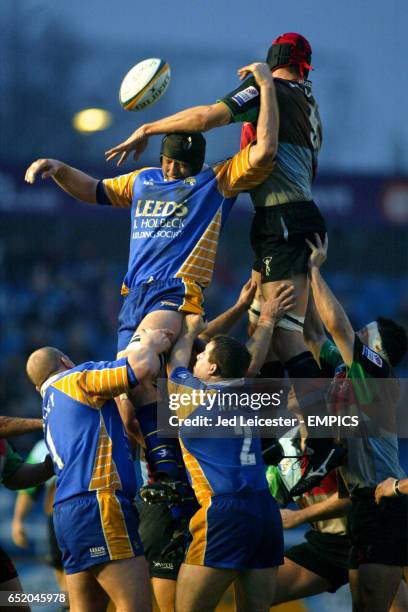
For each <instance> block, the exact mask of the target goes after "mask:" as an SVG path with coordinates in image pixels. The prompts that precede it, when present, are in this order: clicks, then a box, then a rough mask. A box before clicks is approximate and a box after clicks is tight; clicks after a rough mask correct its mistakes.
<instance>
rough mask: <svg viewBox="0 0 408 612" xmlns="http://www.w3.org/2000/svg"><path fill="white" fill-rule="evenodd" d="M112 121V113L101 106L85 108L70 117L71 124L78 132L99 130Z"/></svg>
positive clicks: (106, 126) (104, 128)
mask: <svg viewBox="0 0 408 612" xmlns="http://www.w3.org/2000/svg"><path fill="white" fill-rule="evenodd" d="M111 123H112V115H111V113H110V112H109V111H106V110H103V109H102V108H85V109H84V110H81V111H79V113H76V115H74V117H73V118H72V125H73V126H74V128H75V129H76V130H77V131H78V132H87V133H90V132H100V131H101V130H106V128H108V127H109V126H110V125H111Z"/></svg>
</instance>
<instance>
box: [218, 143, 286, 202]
mask: <svg viewBox="0 0 408 612" xmlns="http://www.w3.org/2000/svg"><path fill="white" fill-rule="evenodd" d="M251 146H252V145H251V144H249V145H248V146H246V147H245V148H244V149H242V151H240V152H239V153H237V154H236V155H234V157H231V159H228V160H227V161H224V162H221V163H219V164H216V165H215V166H214V167H213V170H214V173H215V176H216V179H217V184H218V191H219V192H220V193H221V194H222V195H223V196H224V197H226V198H233V197H235V196H237V195H238V194H239V193H240V192H241V191H250V190H251V189H253V188H254V187H257V186H258V185H260V184H261V183H263V182H264V181H266V179H267V178H268V176H269V175H270V173H271V172H272V170H273V167H274V165H275V162H273V161H271V162H270V163H268V164H267V165H265V166H262V167H259V168H253V167H252V166H251V164H250V161H249V151H250V148H251Z"/></svg>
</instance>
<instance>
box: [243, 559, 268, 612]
mask: <svg viewBox="0 0 408 612" xmlns="http://www.w3.org/2000/svg"><path fill="white" fill-rule="evenodd" d="M277 574H278V568H277V567H268V568H265V569H253V570H247V571H246V572H242V573H240V575H239V578H238V579H237V580H236V582H235V602H236V610H237V612H252V611H253V610H256V612H269V608H270V607H271V602H272V601H273V598H274V596H275V591H276V577H277Z"/></svg>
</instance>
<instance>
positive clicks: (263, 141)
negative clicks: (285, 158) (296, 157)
mask: <svg viewBox="0 0 408 612" xmlns="http://www.w3.org/2000/svg"><path fill="white" fill-rule="evenodd" d="M250 72H252V74H253V76H254V78H255V81H256V83H257V85H258V86H259V89H260V98H261V101H260V106H259V117H258V123H257V126H256V144H254V145H253V146H252V147H251V149H250V152H249V162H250V164H251V166H252V167H253V168H256V167H257V166H262V165H265V164H268V163H270V162H271V161H272V160H273V159H274V158H275V155H276V151H277V150H278V133H279V111H278V102H277V99H276V92H275V85H274V82H273V78H272V73H271V69H270V68H269V66H268V64H265V63H262V62H255V63H253V64H249V65H248V66H244V67H243V68H240V69H239V70H238V74H239V75H240V78H241V80H242V79H244V78H245V77H246V76H247V75H248V74H249V73H250Z"/></svg>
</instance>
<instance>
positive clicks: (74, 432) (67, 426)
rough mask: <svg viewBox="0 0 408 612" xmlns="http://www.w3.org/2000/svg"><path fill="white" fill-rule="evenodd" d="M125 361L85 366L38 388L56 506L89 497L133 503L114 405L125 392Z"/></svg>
mask: <svg viewBox="0 0 408 612" xmlns="http://www.w3.org/2000/svg"><path fill="white" fill-rule="evenodd" d="M128 367H129V366H128V364H127V359H126V358H123V359H119V360H117V361H112V362H107V361H100V362H92V361H90V362H87V363H83V364H81V365H79V366H76V367H74V368H72V369H71V370H67V371H66V372H61V373H59V374H56V375H55V376H52V377H51V378H49V379H48V380H47V381H46V382H45V383H44V385H43V386H42V388H41V394H42V396H43V420H44V434H45V442H46V444H47V447H48V450H49V452H50V455H51V457H52V460H53V463H54V469H55V473H56V475H57V490H56V495H55V503H56V504H57V503H60V502H62V501H65V500H67V499H69V498H70V497H73V496H74V495H80V494H83V493H87V492H90V491H95V492H98V491H106V490H107V491H121V492H122V493H123V495H125V496H128V497H132V498H133V497H134V496H135V494H136V491H137V482H136V477H135V472H134V466H133V461H132V455H131V452H130V447H129V442H128V438H127V435H126V433H125V430H124V427H123V424H122V420H121V418H120V415H119V412H118V409H117V407H116V404H115V401H114V400H113V399H112V398H114V397H116V396H118V395H120V394H121V393H125V392H127V391H128V390H129V386H130V385H129V373H128Z"/></svg>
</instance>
